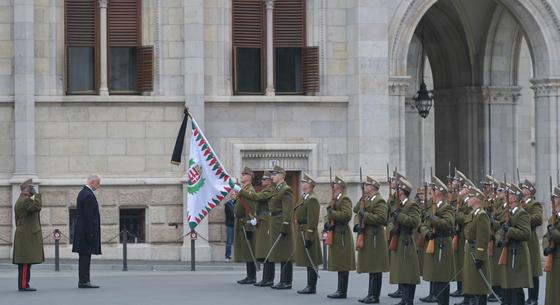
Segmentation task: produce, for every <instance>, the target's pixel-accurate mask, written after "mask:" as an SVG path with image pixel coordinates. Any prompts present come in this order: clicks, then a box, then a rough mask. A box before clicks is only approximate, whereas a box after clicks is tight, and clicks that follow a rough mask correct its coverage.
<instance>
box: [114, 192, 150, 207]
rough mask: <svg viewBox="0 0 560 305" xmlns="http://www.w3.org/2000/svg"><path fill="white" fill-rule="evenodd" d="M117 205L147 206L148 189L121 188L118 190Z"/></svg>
mask: <svg viewBox="0 0 560 305" xmlns="http://www.w3.org/2000/svg"><path fill="white" fill-rule="evenodd" d="M118 194H119V195H118V196H119V197H118V199H119V200H118V202H119V205H126V206H148V205H149V204H150V202H149V199H150V196H151V194H150V189H147V188H146V189H141V188H132V189H123V190H119V192H118Z"/></svg>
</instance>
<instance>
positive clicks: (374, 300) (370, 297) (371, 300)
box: [358, 295, 379, 304]
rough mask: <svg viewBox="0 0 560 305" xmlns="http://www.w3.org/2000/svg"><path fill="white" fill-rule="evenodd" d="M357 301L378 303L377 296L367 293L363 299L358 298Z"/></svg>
mask: <svg viewBox="0 0 560 305" xmlns="http://www.w3.org/2000/svg"><path fill="white" fill-rule="evenodd" d="M358 302H360V303H364V304H379V298H378V297H375V296H372V295H368V296H366V297H365V298H363V299H359V300H358Z"/></svg>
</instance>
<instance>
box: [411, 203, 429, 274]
mask: <svg viewBox="0 0 560 305" xmlns="http://www.w3.org/2000/svg"><path fill="white" fill-rule="evenodd" d="M419 202H420V213H421V216H420V226H418V229H417V230H416V232H415V233H416V234H415V237H414V240H416V253H417V254H418V264H419V268H420V276H423V275H424V254H425V253H426V248H425V247H426V243H427V241H426V238H425V233H423V230H424V229H423V227H424V225H425V222H426V218H425V217H424V215H427V213H428V212H429V210H430V207H428V206H426V205H424V204H423V201H422V202H421V201H419Z"/></svg>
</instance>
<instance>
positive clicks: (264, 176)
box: [261, 171, 272, 179]
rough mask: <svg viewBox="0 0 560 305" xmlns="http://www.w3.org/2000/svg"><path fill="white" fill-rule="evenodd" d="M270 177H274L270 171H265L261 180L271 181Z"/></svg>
mask: <svg viewBox="0 0 560 305" xmlns="http://www.w3.org/2000/svg"><path fill="white" fill-rule="evenodd" d="M270 176H272V174H271V173H270V172H269V171H264V173H263V175H262V177H261V179H270Z"/></svg>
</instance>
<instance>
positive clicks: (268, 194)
mask: <svg viewBox="0 0 560 305" xmlns="http://www.w3.org/2000/svg"><path fill="white" fill-rule="evenodd" d="M261 186H262V187H263V189H261V190H260V191H259V192H248V191H246V190H241V191H240V192H239V196H241V197H243V198H247V199H248V200H252V201H254V202H255V203H256V205H257V215H256V217H257V228H256V230H255V235H256V237H255V242H256V245H255V258H256V259H257V260H258V261H261V262H262V261H264V259H265V258H266V255H267V254H268V251H269V250H270V246H271V243H270V239H271V237H270V234H269V229H270V210H269V209H268V201H269V200H270V198H272V195H274V185H273V183H272V178H271V173H270V172H269V171H265V172H264V173H263V175H262V177H261ZM274 269H275V268H274V263H273V262H265V263H264V267H263V274H262V280H261V281H260V282H257V283H255V286H257V287H270V286H272V285H273V284H274Z"/></svg>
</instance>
